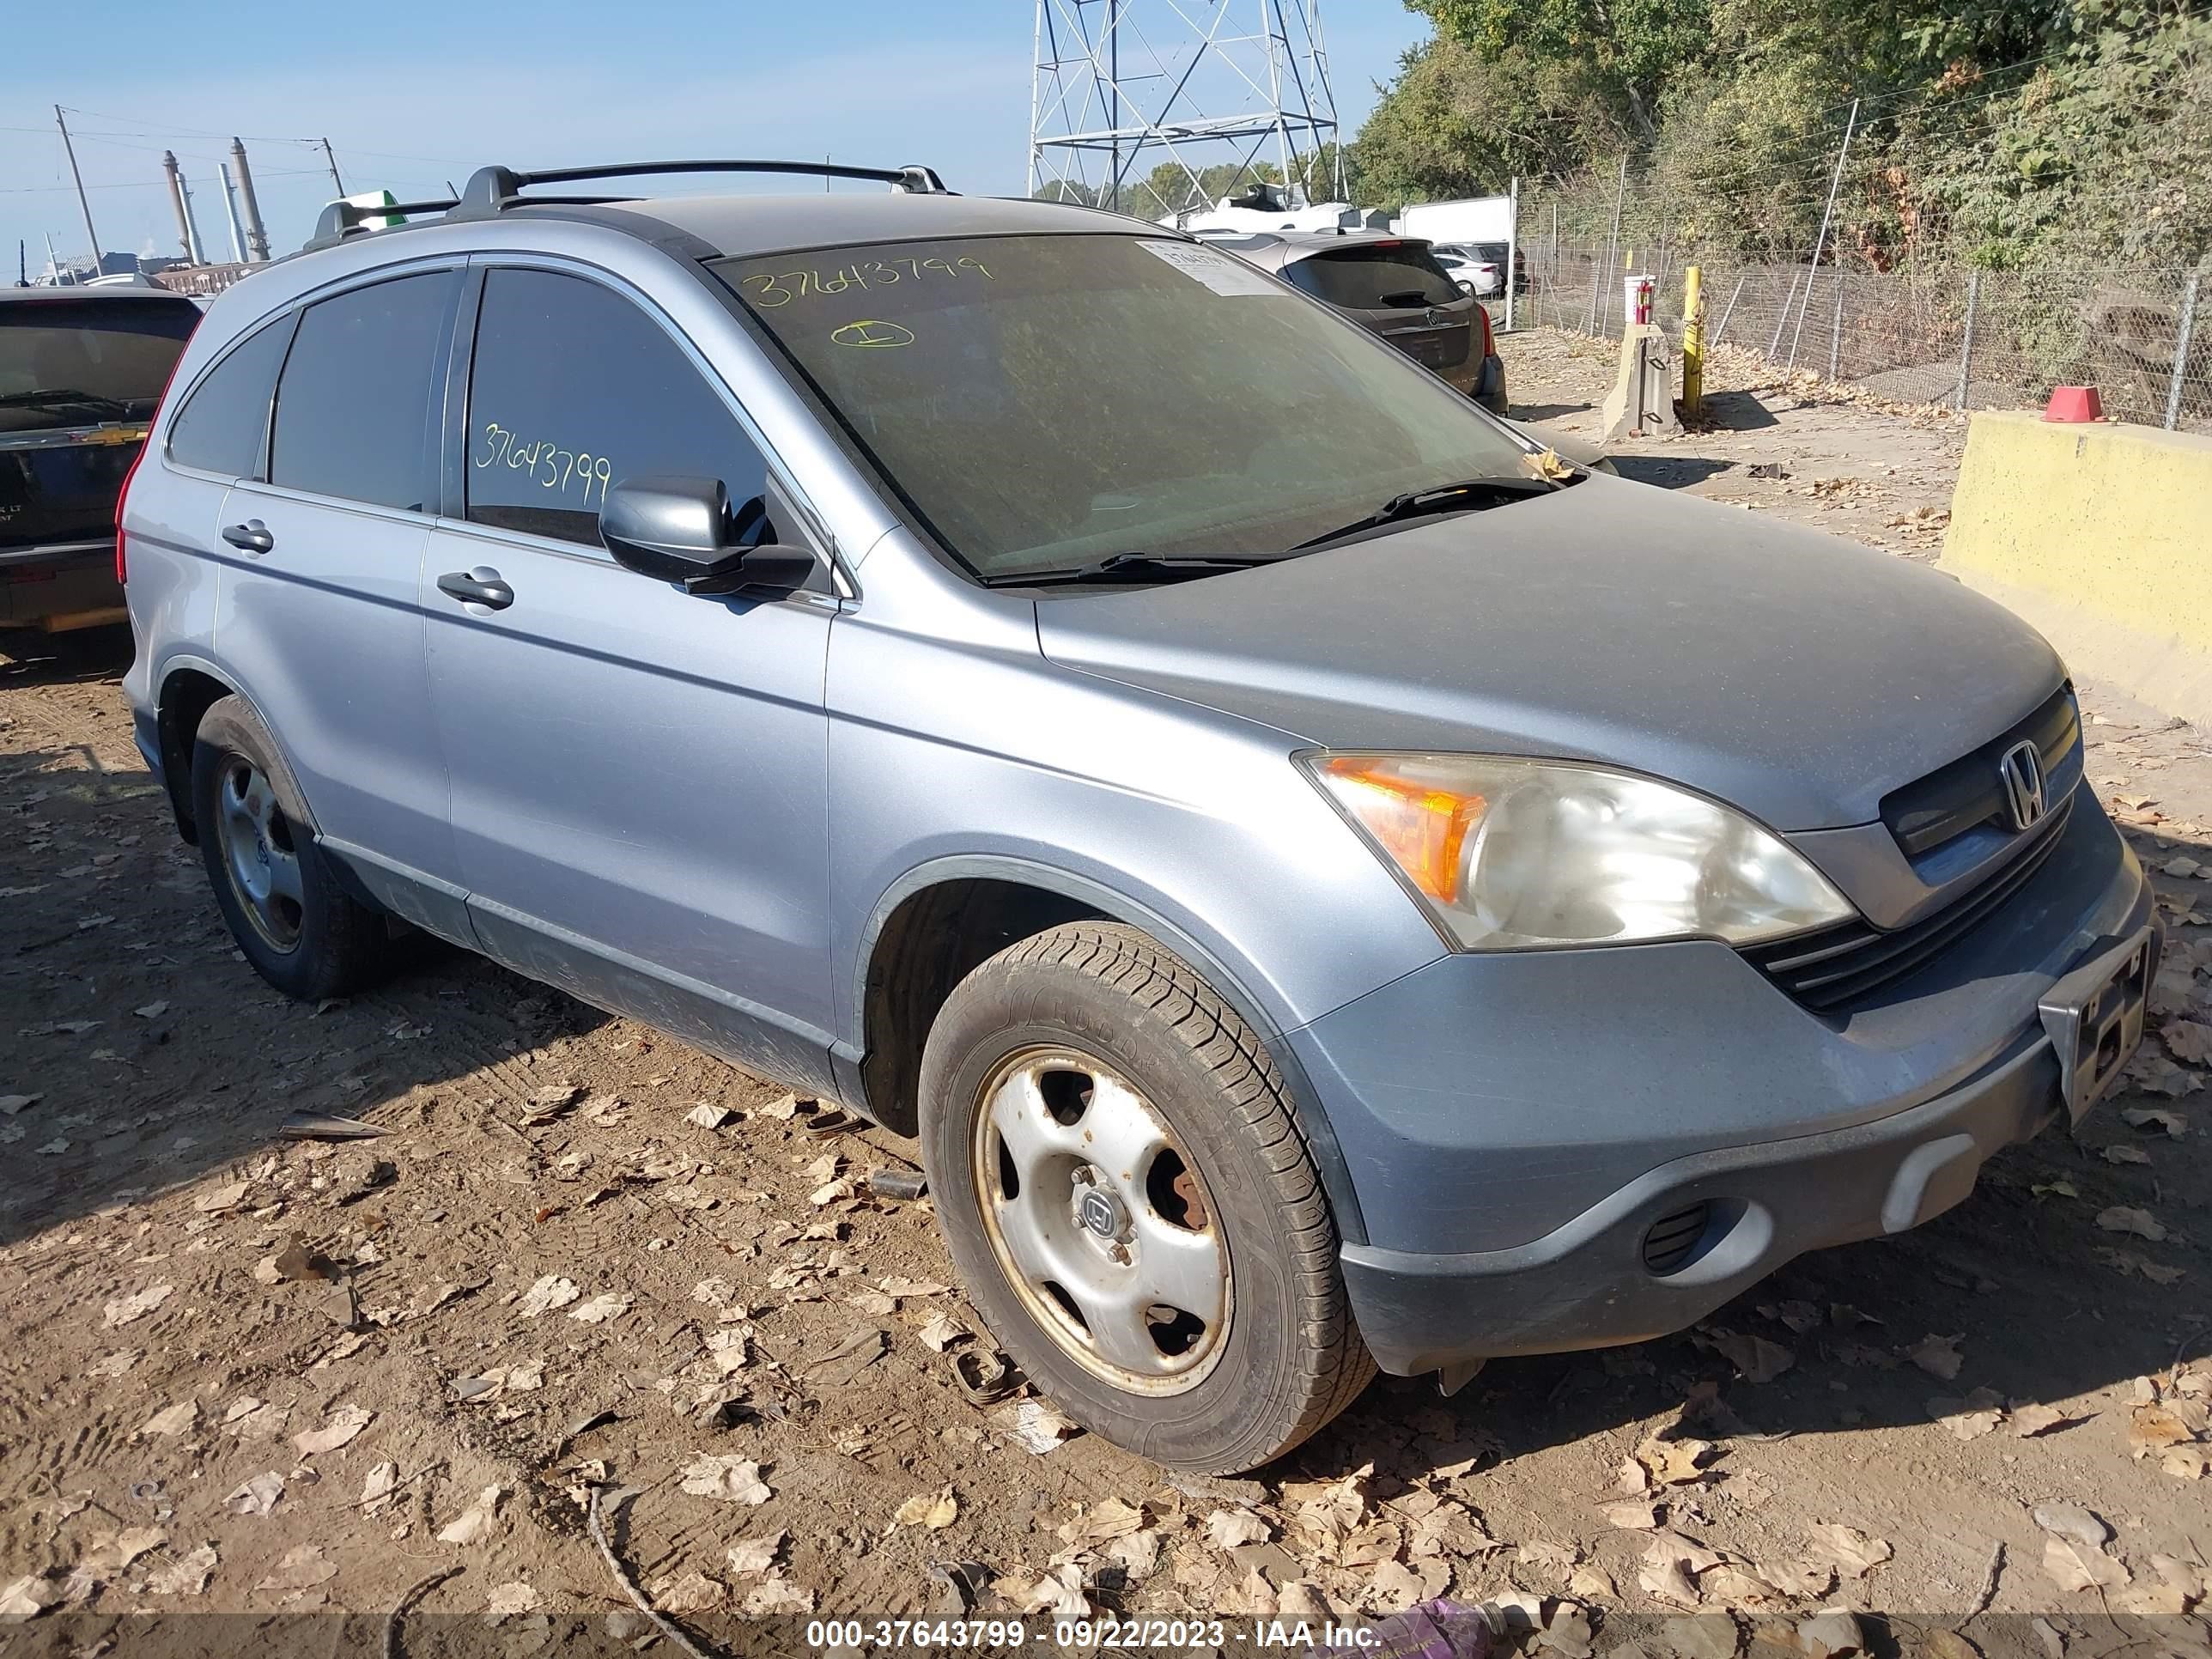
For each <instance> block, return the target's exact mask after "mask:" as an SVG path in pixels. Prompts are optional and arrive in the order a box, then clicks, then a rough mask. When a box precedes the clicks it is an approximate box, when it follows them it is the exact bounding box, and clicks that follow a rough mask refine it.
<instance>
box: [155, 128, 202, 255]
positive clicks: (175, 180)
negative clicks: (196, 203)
mask: <svg viewBox="0 0 2212 1659" xmlns="http://www.w3.org/2000/svg"><path fill="white" fill-rule="evenodd" d="M161 171H162V172H164V173H167V174H168V175H169V205H170V206H172V207H173V208H174V209H176V210H177V240H179V242H181V243H183V244H184V248H185V258H187V259H190V260H191V262H192V263H193V264H199V263H200V260H199V258H198V256H197V254H195V253H194V252H192V243H193V241H194V240H195V239H194V237H193V235H192V215H191V209H190V208H188V207H186V206H185V175H184V173H183V172H182V170H181V169H179V167H178V166H177V152H176V151H174V150H173V149H165V150H163V151H162V152H161Z"/></svg>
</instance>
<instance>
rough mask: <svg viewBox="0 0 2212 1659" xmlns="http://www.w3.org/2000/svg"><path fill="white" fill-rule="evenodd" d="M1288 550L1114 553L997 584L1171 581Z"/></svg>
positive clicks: (1240, 566) (1270, 558) (994, 582)
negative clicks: (1186, 555)
mask: <svg viewBox="0 0 2212 1659" xmlns="http://www.w3.org/2000/svg"><path fill="white" fill-rule="evenodd" d="M1287 557H1289V555H1288V554H1285V553H1249V554H1242V553H1231V554H1222V555H1209V556H1205V557H1190V558H1169V557H1166V556H1163V555H1161V554H1158V553H1114V554H1109V556H1106V557H1105V558H1103V559H1099V560H1097V561H1095V562H1092V563H1090V564H1079V565H1077V566H1075V567H1073V568H1071V569H1067V570H1034V571H1017V572H1015V573H1014V574H1011V575H1006V576H994V577H993V578H992V579H991V580H990V583H989V586H993V587H1048V586H1050V587H1056V586H1065V585H1066V584H1068V583H1071V582H1170V581H1182V580H1188V579H1190V578H1192V577H1196V576H1211V575H1214V574H1218V573H1219V572H1221V571H1224V570H1246V569H1249V568H1251V567H1252V566H1254V565H1255V564H1273V563H1275V562H1277V561H1278V560H1280V559H1284V558H1287Z"/></svg>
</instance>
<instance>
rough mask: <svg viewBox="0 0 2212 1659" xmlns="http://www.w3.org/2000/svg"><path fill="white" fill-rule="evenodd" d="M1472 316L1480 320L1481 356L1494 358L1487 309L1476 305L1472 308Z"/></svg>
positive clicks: (1494, 351)
mask: <svg viewBox="0 0 2212 1659" xmlns="http://www.w3.org/2000/svg"><path fill="white" fill-rule="evenodd" d="M1474 314H1475V315H1476V316H1478V317H1480V318H1481V319H1482V355H1483V356H1486V357H1489V356H1495V355H1496V351H1497V348H1496V346H1495V345H1494V344H1493V343H1492V340H1491V336H1490V311H1489V308H1488V307H1486V306H1483V305H1481V304H1480V303H1478V304H1477V305H1476V306H1475V307H1474Z"/></svg>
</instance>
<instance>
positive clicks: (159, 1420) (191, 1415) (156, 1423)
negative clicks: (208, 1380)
mask: <svg viewBox="0 0 2212 1659" xmlns="http://www.w3.org/2000/svg"><path fill="white" fill-rule="evenodd" d="M199 1420H200V1407H199V1402H198V1401H195V1400H181V1401H178V1402H177V1403H176V1404H175V1405H173V1406H172V1407H169V1408H168V1409H167V1410H166V1411H158V1412H155V1413H154V1414H153V1416H151V1417H149V1418H148V1419H146V1421H145V1423H144V1425H143V1426H142V1427H141V1428H140V1429H139V1431H138V1432H139V1433H140V1434H142V1435H146V1434H183V1433H185V1432H186V1431H188V1430H190V1429H191V1428H192V1427H193V1425H196V1424H197V1423H198V1421H199Z"/></svg>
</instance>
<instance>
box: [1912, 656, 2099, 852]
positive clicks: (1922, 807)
mask: <svg viewBox="0 0 2212 1659" xmlns="http://www.w3.org/2000/svg"><path fill="white" fill-rule="evenodd" d="M2080 737H2081V714H2079V713H2078V712H2077V711H2076V709H2075V706H2074V688H2073V687H2072V686H2070V685H2062V686H2060V687H2059V688H2058V690H2057V692H2056V693H2054V694H2053V695H2052V696H2051V698H2050V699H2049V700H2048V701H2047V702H2045V703H2044V704H2043V706H2042V707H2041V708H2038V709H2037V710H2036V711H2035V712H2034V713H2033V714H2030V715H2028V716H2027V719H2025V720H2021V721H2019V722H2017V723H2016V724H2015V725H2014V726H2012V728H2011V729H2010V730H2009V731H2006V732H2000V733H1999V734H1998V735H1997V736H1996V737H1994V738H1990V740H1989V741H1988V742H1987V743H1985V744H1983V745H1982V746H1981V747H1980V748H1978V749H1977V750H1974V751H1973V752H1972V754H1969V755H1961V756H1960V757H1959V758H1958V759H1957V760H1954V761H1953V762H1952V763H1950V764H1949V765H1948V766H1942V767H1938V768H1937V769H1936V770H1935V771H1933V772H1930V773H1929V774H1928V775H1927V776H1926V777H1924V778H1919V779H1916V780H1915V781H1912V782H1911V783H1908V784H1906V785H1905V787H1903V788H1901V789H1893V790H1891V791H1890V792H1889V793H1888V794H1887V795H1884V796H1883V797H1882V799H1881V821H1882V822H1883V823H1886V824H1887V825H1888V826H1889V832H1890V834H1891V835H1893V836H1896V837H1897V844H1898V846H1899V848H1902V849H1903V850H1904V853H1905V857H1907V858H1908V859H1917V858H1918V857H1919V856H1920V855H1921V854H1923V853H1931V852H1933V851H1935V850H1936V848H1939V847H1942V846H1943V845H1945V844H1946V843H1947V842H1953V841H1955V840H1957V839H1958V838H1959V837H1960V836H1963V835H1965V834H1966V832H1967V831H1968V830H1970V829H1979V828H1980V827H1981V826H1982V825H1983V824H1985V823H1990V822H1992V821H1993V820H1994V821H1996V822H1998V823H2001V824H2002V827H2003V828H2004V829H2011V828H2012V824H2011V823H2010V821H2009V819H2008V816H2007V807H2006V804H2005V793H2004V785H2003V780H2002V775H2001V772H2000V768H1999V763H2000V762H2001V761H2002V759H2003V757H2004V753H2005V751H2006V750H2008V749H2010V748H2012V747H2013V746H2014V745H2015V744H2017V743H2019V742H2021V740H2022V739H2023V738H2032V739H2033V741H2034V744H2035V746H2036V748H2037V749H2038V750H2039V751H2040V752H2041V754H2042V756H2043V771H2044V775H2045V777H2048V778H2052V779H2056V778H2057V776H2058V773H2059V768H2060V767H2061V766H2062V765H2063V763H2064V762H2065V760H2066V757H2068V756H2069V754H2071V753H2072V752H2073V750H2074V744H2075V741H2076V740H2077V739H2078V738H2080Z"/></svg>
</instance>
